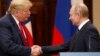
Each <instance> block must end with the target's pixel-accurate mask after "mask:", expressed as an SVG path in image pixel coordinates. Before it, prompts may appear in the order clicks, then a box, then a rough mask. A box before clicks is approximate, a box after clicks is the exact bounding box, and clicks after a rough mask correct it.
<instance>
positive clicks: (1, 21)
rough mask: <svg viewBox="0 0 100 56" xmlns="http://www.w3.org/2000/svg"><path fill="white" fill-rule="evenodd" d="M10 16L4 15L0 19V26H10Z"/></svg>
mask: <svg viewBox="0 0 100 56" xmlns="http://www.w3.org/2000/svg"><path fill="white" fill-rule="evenodd" d="M11 18H12V17H11V15H10V14H6V15H4V16H3V17H2V18H0V26H9V25H10V23H11V22H10V19H11Z"/></svg>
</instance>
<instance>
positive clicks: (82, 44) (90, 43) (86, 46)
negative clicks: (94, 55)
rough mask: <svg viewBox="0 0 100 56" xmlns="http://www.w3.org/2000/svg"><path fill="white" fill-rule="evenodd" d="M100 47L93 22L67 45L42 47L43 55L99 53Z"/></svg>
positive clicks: (85, 26) (78, 32)
mask: <svg viewBox="0 0 100 56" xmlns="http://www.w3.org/2000/svg"><path fill="white" fill-rule="evenodd" d="M99 47H100V36H99V33H98V31H97V29H96V28H95V27H94V26H93V25H92V23H91V22H87V23H86V24H85V25H84V26H83V27H82V29H81V30H80V31H77V32H76V33H75V34H74V36H73V37H72V39H71V40H70V41H69V42H68V43H65V44H62V45H57V46H42V51H43V53H44V54H45V53H58V52H62V51H68V52H89V51H90V52H95V51H96V52H97V51H100V50H99Z"/></svg>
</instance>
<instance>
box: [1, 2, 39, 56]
mask: <svg viewBox="0 0 100 56" xmlns="http://www.w3.org/2000/svg"><path fill="white" fill-rule="evenodd" d="M31 7H32V3H31V2H30V1H29V0H12V1H11V4H10V6H9V9H8V13H7V14H6V15H4V16H3V17H2V18H0V56H36V55H37V54H36V52H39V48H35V47H34V46H33V44H32V43H33V42H31V45H30V43H29V42H28V41H27V39H28V38H27V35H26V34H25V31H24V30H23V25H22V23H23V22H24V21H26V20H27V19H28V17H29V16H30V8H31ZM31 40H33V39H31Z"/></svg>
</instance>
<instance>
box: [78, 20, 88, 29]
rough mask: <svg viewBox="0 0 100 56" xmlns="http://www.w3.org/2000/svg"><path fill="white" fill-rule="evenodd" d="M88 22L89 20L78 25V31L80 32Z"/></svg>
mask: <svg viewBox="0 0 100 56" xmlns="http://www.w3.org/2000/svg"><path fill="white" fill-rule="evenodd" d="M88 21H90V20H89V19H87V20H85V21H84V22H82V23H81V24H80V25H79V27H78V29H79V30H80V29H81V28H82V27H83V26H84V25H85V24H86V23H87V22H88Z"/></svg>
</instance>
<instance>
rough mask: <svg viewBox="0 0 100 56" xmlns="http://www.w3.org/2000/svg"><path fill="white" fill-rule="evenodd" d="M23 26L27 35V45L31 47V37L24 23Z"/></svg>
mask: <svg viewBox="0 0 100 56" xmlns="http://www.w3.org/2000/svg"><path fill="white" fill-rule="evenodd" d="M23 28H24V31H25V33H26V36H27V42H28V45H29V46H30V47H31V46H33V37H32V35H31V34H30V32H29V30H28V29H27V27H26V26H25V25H24V27H23Z"/></svg>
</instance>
